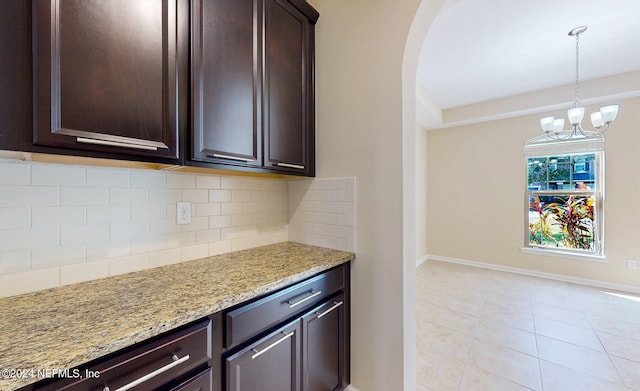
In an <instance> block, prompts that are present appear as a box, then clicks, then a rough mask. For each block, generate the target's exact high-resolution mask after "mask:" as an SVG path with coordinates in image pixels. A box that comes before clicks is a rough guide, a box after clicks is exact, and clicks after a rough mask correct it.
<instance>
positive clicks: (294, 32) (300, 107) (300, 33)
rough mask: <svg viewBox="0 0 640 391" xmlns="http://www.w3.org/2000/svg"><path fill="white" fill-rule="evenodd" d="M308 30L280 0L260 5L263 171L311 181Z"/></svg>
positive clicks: (296, 13)
mask: <svg viewBox="0 0 640 391" xmlns="http://www.w3.org/2000/svg"><path fill="white" fill-rule="evenodd" d="M313 45H314V41H313V25H312V24H311V23H310V22H309V20H308V19H307V17H306V16H305V15H304V14H302V13H301V12H300V11H299V10H298V9H297V8H294V7H293V6H292V5H291V4H290V3H288V2H286V1H284V0H265V26H264V46H265V49H264V56H265V57H264V106H263V107H264V108H263V109H264V137H265V142H264V154H265V157H264V165H265V167H267V168H271V169H276V170H279V171H286V172H294V173H298V174H305V175H314V174H315V168H314V167H313V165H314V160H315V156H314V152H313V151H314V128H313V122H314V119H313V94H314V91H313V75H312V73H313Z"/></svg>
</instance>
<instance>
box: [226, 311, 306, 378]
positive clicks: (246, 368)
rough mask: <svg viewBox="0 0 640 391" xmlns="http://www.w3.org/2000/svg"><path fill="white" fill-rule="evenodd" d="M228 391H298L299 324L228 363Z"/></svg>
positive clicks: (269, 337)
mask: <svg viewBox="0 0 640 391" xmlns="http://www.w3.org/2000/svg"><path fill="white" fill-rule="evenodd" d="M226 367H227V368H226V369H227V370H226V376H227V380H226V384H227V388H226V390H227V391H256V390H264V391H299V390H300V377H299V373H300V320H296V321H294V322H293V323H290V324H288V325H286V326H284V327H281V328H280V329H278V330H276V331H274V332H273V333H271V334H269V335H268V336H266V337H265V338H262V339H260V340H259V341H257V342H256V343H254V344H252V345H250V346H249V347H247V348H245V349H243V350H240V351H239V352H238V353H236V354H234V355H232V356H230V357H228V358H227V359H226Z"/></svg>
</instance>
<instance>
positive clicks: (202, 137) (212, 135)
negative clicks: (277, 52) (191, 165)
mask: <svg viewBox="0 0 640 391" xmlns="http://www.w3.org/2000/svg"><path fill="white" fill-rule="evenodd" d="M261 13H262V2H261V1H258V0H196V1H195V2H194V3H193V5H192V23H193V24H192V52H191V54H192V61H191V67H192V68H191V69H192V70H191V74H192V80H193V85H192V86H193V88H192V110H193V121H192V154H191V158H192V159H193V160H198V161H205V162H214V163H225V164H236V165H241V166H246V165H249V166H261V165H262V161H261V159H262V156H261V151H260V149H261V148H260V145H261V142H262V137H261V127H260V118H261V108H260V105H259V103H258V102H259V100H258V98H259V96H260V95H261V80H260V78H261V74H260V72H259V70H260V67H261V62H260V59H261V53H260V52H261V42H260V40H259V39H258V36H259V32H260V31H261V28H262V19H261V18H260V15H261Z"/></svg>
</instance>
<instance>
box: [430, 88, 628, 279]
mask: <svg viewBox="0 0 640 391" xmlns="http://www.w3.org/2000/svg"><path fill="white" fill-rule="evenodd" d="M618 103H620V114H619V116H618V119H617V120H616V122H615V123H614V124H613V125H612V127H611V128H610V129H609V130H608V131H607V132H606V135H605V140H606V141H605V159H606V167H605V183H606V191H605V193H606V195H605V197H606V199H605V204H604V208H605V253H606V256H607V263H598V262H589V261H583V260H573V259H563V258H555V257H548V256H540V255H532V254H523V253H521V252H520V248H521V247H522V246H523V244H524V243H523V242H524V232H525V231H524V230H525V225H524V208H525V200H524V186H525V181H526V178H525V166H524V164H525V163H524V152H523V143H524V141H525V140H527V139H529V138H531V137H534V136H536V135H538V134H540V133H541V130H540V127H539V118H540V117H541V116H542V114H540V115H529V116H523V117H517V118H511V119H505V120H500V121H492V122H487V123H482V124H475V125H467V126H459V127H454V128H448V129H441V130H434V131H429V132H428V152H427V160H428V171H427V172H428V175H427V177H428V195H427V210H428V215H429V219H428V230H429V237H428V251H429V253H430V254H433V255H438V256H445V257H452V258H458V259H463V260H470V261H479V262H485V263H492V264H497V265H503V266H508V267H516V268H522V269H530V270H534V271H539V272H545V273H553V274H560V275H565V276H570V277H576V278H583V279H589V280H598V281H603V282H608V283H614V284H623V285H630V286H640V271H629V270H627V268H626V261H627V259H640V247H639V246H638V238H639V237H640V224H638V221H640V209H639V208H638V199H639V198H638V195H639V194H640V180H638V163H637V158H638V156H640V132H638V123H640V98H633V99H627V100H622V101H619V102H618ZM596 109H597V107H587V110H586V112H588V113H589V112H592V111H594V110H596ZM545 115H555V116H556V117H563V116H565V115H566V112H565V111H563V110H560V111H557V112H550V113H548V114H547V113H545ZM586 121H587V122H588V119H587V120H586Z"/></svg>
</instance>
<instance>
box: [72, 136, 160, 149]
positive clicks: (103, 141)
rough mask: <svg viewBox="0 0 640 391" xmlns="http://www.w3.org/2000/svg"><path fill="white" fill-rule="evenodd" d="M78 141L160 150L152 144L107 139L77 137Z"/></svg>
mask: <svg viewBox="0 0 640 391" xmlns="http://www.w3.org/2000/svg"><path fill="white" fill-rule="evenodd" d="M76 141H77V142H79V143H83V144H97V145H107V146H110V147H121V148H135V149H144V150H146V151H157V150H158V147H154V146H151V145H143V144H133V143H122V142H119V141H107V140H100V139H97V138H86V137H76Z"/></svg>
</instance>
